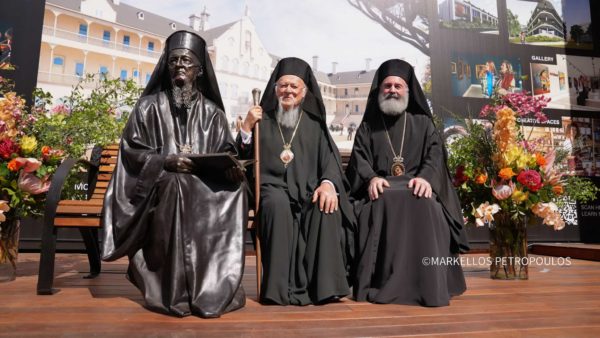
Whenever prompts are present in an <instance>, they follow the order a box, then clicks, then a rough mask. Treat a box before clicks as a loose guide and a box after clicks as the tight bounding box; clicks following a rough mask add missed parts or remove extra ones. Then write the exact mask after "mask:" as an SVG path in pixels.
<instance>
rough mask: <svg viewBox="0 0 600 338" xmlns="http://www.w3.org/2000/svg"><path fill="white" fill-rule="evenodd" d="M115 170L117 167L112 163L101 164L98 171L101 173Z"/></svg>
mask: <svg viewBox="0 0 600 338" xmlns="http://www.w3.org/2000/svg"><path fill="white" fill-rule="evenodd" d="M114 170H115V167H114V166H112V165H101V166H100V168H99V169H98V171H100V172H101V173H112V172H113V171H114Z"/></svg>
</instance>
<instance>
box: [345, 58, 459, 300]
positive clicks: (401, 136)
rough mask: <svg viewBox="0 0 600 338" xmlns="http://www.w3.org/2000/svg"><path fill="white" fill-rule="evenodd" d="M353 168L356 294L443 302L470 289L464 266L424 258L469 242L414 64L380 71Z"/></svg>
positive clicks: (354, 152) (358, 296) (454, 251)
mask: <svg viewBox="0 0 600 338" xmlns="http://www.w3.org/2000/svg"><path fill="white" fill-rule="evenodd" d="M346 175H347V177H348V180H349V182H350V184H351V186H352V197H353V198H354V199H355V200H356V203H355V207H356V212H357V215H358V233H359V235H358V237H359V239H358V252H359V254H357V256H358V257H357V262H358V264H357V267H356V276H355V284H354V290H353V293H354V296H355V298H356V300H358V301H365V300H366V301H370V302H373V303H395V304H420V305H424V306H443V305H448V304H449V300H450V297H451V296H454V295H459V294H461V293H463V292H464V291H465V288H466V286H465V279H464V276H463V272H462V268H461V267H460V265H449V266H434V265H432V266H426V265H423V264H422V260H423V258H424V257H440V258H446V257H453V256H455V255H457V254H458V252H459V251H461V250H466V249H468V247H467V241H466V237H465V232H464V229H463V219H462V214H461V208H460V204H459V201H458V197H457V195H456V191H455V190H454V188H453V186H452V183H451V180H450V174H449V171H448V169H447V166H446V151H445V147H444V144H443V142H442V139H441V138H440V136H439V135H438V132H437V130H436V129H435V126H434V124H433V120H432V115H431V112H430V111H429V107H428V105H427V101H426V100H425V96H424V95H423V91H422V90H421V86H420V85H419V83H418V81H417V79H416V78H415V74H414V70H413V68H412V66H411V65H409V64H408V63H406V62H404V61H401V60H389V61H386V62H385V63H383V64H382V65H381V67H379V69H378V70H377V72H376V74H375V78H374V79H373V84H372V86H371V91H370V93H369V98H368V101H367V108H366V111H365V115H364V118H363V121H362V123H361V125H360V127H359V128H358V131H357V132H356V138H355V141H354V148H353V150H352V156H351V158H350V163H349V165H348V169H347V170H346Z"/></svg>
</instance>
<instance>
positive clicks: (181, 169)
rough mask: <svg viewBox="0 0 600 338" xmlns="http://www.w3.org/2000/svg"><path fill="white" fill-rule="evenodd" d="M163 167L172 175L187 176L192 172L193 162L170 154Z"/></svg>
mask: <svg viewBox="0 0 600 338" xmlns="http://www.w3.org/2000/svg"><path fill="white" fill-rule="evenodd" d="M164 167H165V169H166V170H168V171H172V172H174V173H183V174H189V173H191V172H192V170H194V162H192V160H190V159H189V158H187V157H185V156H179V155H177V154H170V155H167V158H166V159H165V164H164Z"/></svg>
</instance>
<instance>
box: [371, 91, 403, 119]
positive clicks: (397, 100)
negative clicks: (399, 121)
mask: <svg viewBox="0 0 600 338" xmlns="http://www.w3.org/2000/svg"><path fill="white" fill-rule="evenodd" d="M408 98H409V94H408V93H406V94H404V95H397V96H394V95H388V96H386V95H385V94H383V93H379V96H378V97H377V101H378V102H379V109H381V111H382V112H383V113H384V114H386V115H389V116H398V115H401V114H402V113H404V112H405V111H406V107H408Z"/></svg>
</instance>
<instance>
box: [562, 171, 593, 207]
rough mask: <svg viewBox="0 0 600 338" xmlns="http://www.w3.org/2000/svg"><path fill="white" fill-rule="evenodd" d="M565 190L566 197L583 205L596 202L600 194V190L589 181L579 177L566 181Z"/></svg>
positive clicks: (572, 177)
mask: <svg viewBox="0 0 600 338" xmlns="http://www.w3.org/2000/svg"><path fill="white" fill-rule="evenodd" d="M564 188H565V195H566V196H568V197H570V198H571V199H574V200H576V201H579V202H581V203H588V202H591V201H593V200H595V199H596V198H598V197H599V196H598V193H599V192H600V188H598V187H597V186H595V185H594V184H593V183H592V182H591V181H590V180H589V179H587V178H583V177H578V176H568V177H567V178H566V179H565V184H564Z"/></svg>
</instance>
